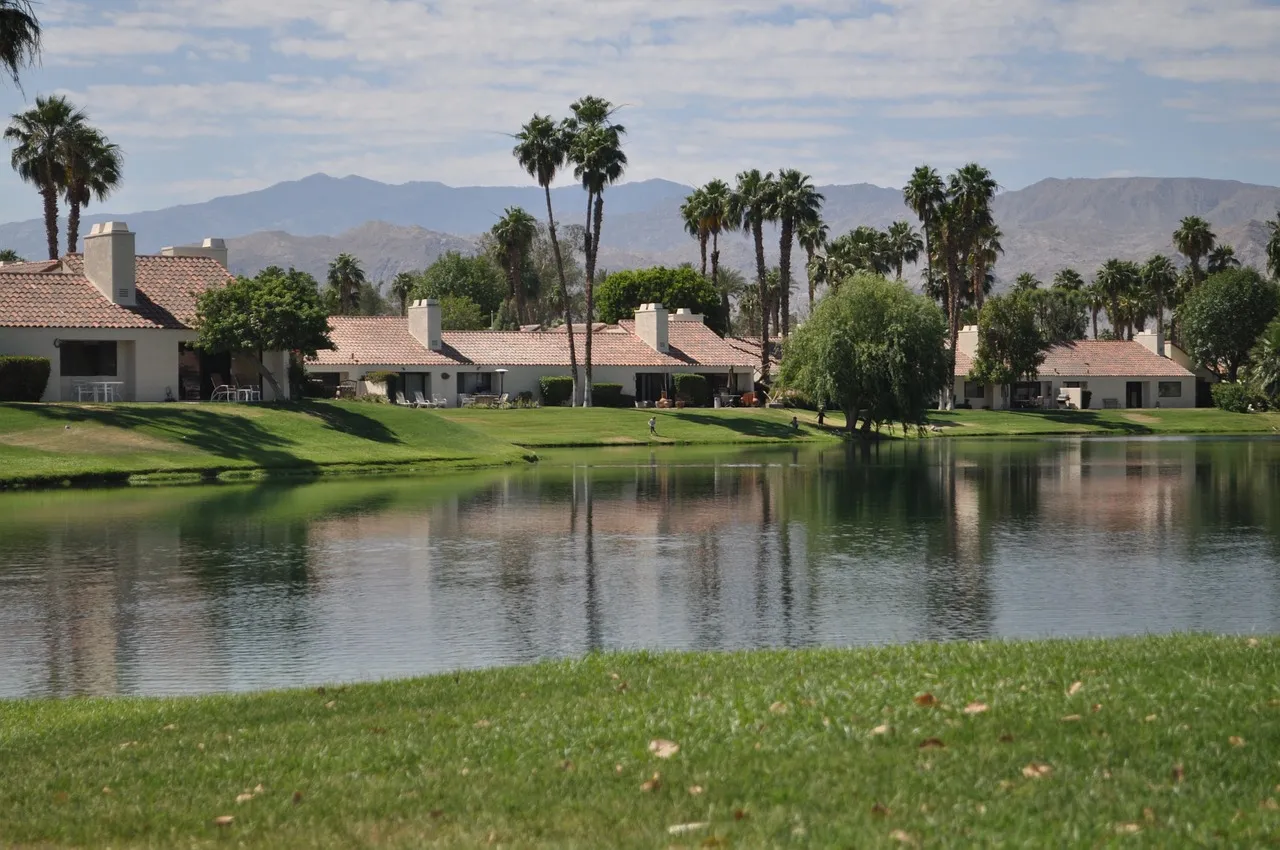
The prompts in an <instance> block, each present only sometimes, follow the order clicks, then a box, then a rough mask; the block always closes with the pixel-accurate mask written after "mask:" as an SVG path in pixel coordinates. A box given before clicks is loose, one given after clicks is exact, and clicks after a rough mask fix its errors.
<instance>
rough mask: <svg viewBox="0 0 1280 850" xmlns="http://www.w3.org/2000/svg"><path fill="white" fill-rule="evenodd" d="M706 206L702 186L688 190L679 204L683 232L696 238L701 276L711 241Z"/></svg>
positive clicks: (704, 274)
mask: <svg viewBox="0 0 1280 850" xmlns="http://www.w3.org/2000/svg"><path fill="white" fill-rule="evenodd" d="M706 207H707V199H706V191H705V190H704V189H702V188H698V189H694V190H693V191H692V192H690V193H689V196H688V197H686V198H685V199H684V203H683V204H681V205H680V220H681V221H682V222H683V223H684V230H685V232H686V233H688V234H689V235H690V236H692V237H693V238H694V239H696V240H698V253H699V254H700V255H701V258H702V266H701V267H700V271H701V274H702V276H703V277H706V276H707V243H708V242H710V241H711V229H710V228H709V227H708V226H707V221H706V218H707V214H706Z"/></svg>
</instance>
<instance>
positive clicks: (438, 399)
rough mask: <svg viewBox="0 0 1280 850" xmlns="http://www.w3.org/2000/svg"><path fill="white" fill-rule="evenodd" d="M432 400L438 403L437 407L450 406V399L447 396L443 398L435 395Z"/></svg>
mask: <svg viewBox="0 0 1280 850" xmlns="http://www.w3.org/2000/svg"><path fill="white" fill-rule="evenodd" d="M431 400H432V401H434V402H435V403H436V407H448V406H449V398H448V397H447V396H442V395H433V396H432V397H431Z"/></svg>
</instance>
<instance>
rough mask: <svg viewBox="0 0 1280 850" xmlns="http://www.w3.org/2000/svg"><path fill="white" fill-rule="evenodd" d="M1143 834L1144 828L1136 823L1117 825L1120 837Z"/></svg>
mask: <svg viewBox="0 0 1280 850" xmlns="http://www.w3.org/2000/svg"><path fill="white" fill-rule="evenodd" d="M1139 832H1142V827H1141V826H1140V825H1139V824H1136V823H1118V824H1116V833H1117V834H1119V835H1135V834H1137V833H1139Z"/></svg>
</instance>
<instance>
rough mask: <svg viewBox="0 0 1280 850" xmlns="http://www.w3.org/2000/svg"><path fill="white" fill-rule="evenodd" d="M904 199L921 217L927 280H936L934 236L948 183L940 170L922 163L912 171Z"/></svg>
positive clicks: (945, 197) (903, 194)
mask: <svg viewBox="0 0 1280 850" xmlns="http://www.w3.org/2000/svg"><path fill="white" fill-rule="evenodd" d="M902 199H903V201H904V202H905V203H906V205H907V207H908V208H909V209H910V210H911V211H912V212H913V213H915V214H916V218H918V219H920V226H921V227H922V228H923V229H924V258H925V264H926V269H925V280H926V281H932V280H934V274H933V244H932V238H931V237H932V236H933V232H934V227H935V226H936V224H937V221H938V211H939V209H940V208H941V207H942V205H943V204H944V203H945V202H946V200H947V188H946V184H944V183H943V182H942V178H941V177H940V176H938V172H937V171H935V170H934V169H932V168H930V167H929V166H927V165H921V166H919V167H917V168H916V170H915V171H913V172H912V173H911V180H910V181H909V182H908V183H907V185H906V188H904V189H903V190H902Z"/></svg>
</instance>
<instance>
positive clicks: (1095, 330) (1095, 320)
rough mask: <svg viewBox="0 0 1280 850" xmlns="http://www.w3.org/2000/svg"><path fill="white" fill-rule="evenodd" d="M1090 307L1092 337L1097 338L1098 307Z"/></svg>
mask: <svg viewBox="0 0 1280 850" xmlns="http://www.w3.org/2000/svg"><path fill="white" fill-rule="evenodd" d="M1090 309H1091V310H1092V312H1093V338H1094V339H1097V338H1098V308H1097V307H1092V308H1090Z"/></svg>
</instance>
